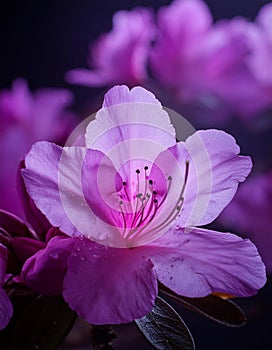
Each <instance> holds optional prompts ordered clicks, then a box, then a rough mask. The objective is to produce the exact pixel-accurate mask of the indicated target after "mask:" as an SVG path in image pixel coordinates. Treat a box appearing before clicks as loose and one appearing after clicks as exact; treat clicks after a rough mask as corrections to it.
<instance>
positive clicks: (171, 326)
mask: <svg viewBox="0 0 272 350" xmlns="http://www.w3.org/2000/svg"><path fill="white" fill-rule="evenodd" d="M135 323H136V325H137V326H138V328H139V329H140V330H141V332H142V333H143V335H144V336H145V337H146V339H147V340H148V341H149V342H150V343H151V344H152V345H153V346H154V348H155V349H157V350H193V349H194V348H195V346H194V341H193V338H192V336H191V333H190V331H189V330H188V328H187V326H186V325H185V323H184V322H183V320H182V319H181V317H180V316H179V315H178V314H177V313H176V311H175V310H174V309H173V308H172V307H171V306H170V305H169V304H167V303H166V301H164V300H163V299H162V298H160V297H157V299H156V303H155V306H154V308H153V309H152V310H151V312H150V313H149V314H148V315H146V316H144V317H143V318H141V319H139V320H135Z"/></svg>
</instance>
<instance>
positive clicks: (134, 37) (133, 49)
mask: <svg viewBox="0 0 272 350" xmlns="http://www.w3.org/2000/svg"><path fill="white" fill-rule="evenodd" d="M153 37H154V24H153V13H152V12H151V11H150V10H149V9H144V8H137V9H134V10H132V11H119V12H117V13H116V14H115V15H114V17H113V29H112V31H111V32H110V33H108V34H104V35H103V36H102V37H101V38H100V39H98V40H97V42H96V43H95V44H94V45H92V46H91V48H90V59H89V66H90V68H91V69H74V70H72V71H70V72H68V74H67V80H68V81H69V82H71V83H76V84H80V85H86V86H104V85H109V84H114V83H127V84H130V85H135V84H139V83H140V82H143V81H144V80H145V79H146V77H147V71H146V65H147V58H148V54H149V47H150V43H151V40H152V39H153Z"/></svg>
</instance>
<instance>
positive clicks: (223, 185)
mask: <svg viewBox="0 0 272 350" xmlns="http://www.w3.org/2000/svg"><path fill="white" fill-rule="evenodd" d="M238 153H239V147H238V146H237V144H236V143H235V140H234V138H233V137H231V136H230V135H228V134H226V133H225V132H223V131H218V130H206V131H204V130H203V131H198V132H196V133H195V134H193V135H192V136H190V137H188V139H187V140H186V141H185V142H178V143H176V137H175V130H174V128H173V126H172V125H171V123H170V120H169V117H168V115H167V113H166V112H165V111H164V110H163V109H162V106H161V104H160V102H159V101H158V100H157V99H156V98H155V96H154V95H153V94H151V93H150V92H148V91H146V90H145V89H143V88H141V87H136V88H134V89H132V90H129V89H128V88H127V87H126V86H116V87H114V88H113V89H111V90H110V91H109V92H108V93H107V94H106V96H105V99H104V103H103V106H102V108H101V109H100V110H99V111H98V113H97V115H96V119H95V120H94V121H92V122H90V123H89V124H88V127H87V129H86V145H83V146H80V147H79V146H76V147H75V146H74V147H68V146H67V147H64V148H61V147H59V146H57V145H55V144H53V143H49V142H38V143H36V144H35V145H33V146H32V148H31V150H30V152H29V153H28V155H27V156H26V158H25V168H24V169H22V171H21V173H22V176H23V178H24V182H25V185H26V190H27V192H28V194H29V195H30V197H31V198H32V199H33V201H34V203H35V205H36V206H37V208H38V209H39V210H40V211H41V212H42V213H43V214H44V215H45V216H46V217H47V219H48V220H49V222H50V223H51V225H52V226H54V227H57V228H59V229H60V230H61V231H62V232H63V233H65V234H66V235H57V236H55V237H53V238H51V239H50V240H49V241H48V243H47V246H46V248H45V249H42V250H40V251H39V252H37V253H36V254H35V255H33V256H32V257H30V258H29V259H28V260H27V261H26V263H25V264H24V266H23V270H22V278H23V281H24V282H25V283H26V284H27V285H28V286H29V287H31V288H32V289H34V290H36V291H38V292H40V293H43V294H48V295H50V294H62V295H63V297H64V299H65V300H66V301H67V302H68V304H69V305H70V307H71V308H72V309H73V310H75V311H76V312H77V313H78V314H79V315H80V316H82V317H84V318H85V319H86V320H87V321H88V322H90V323H93V324H114V323H123V322H130V321H132V320H134V319H136V318H140V317H142V316H144V315H145V314H147V313H148V312H149V311H150V310H151V308H152V307H153V305H154V302H155V298H156V296H157V293H158V287H157V283H158V282H157V281H158V280H159V281H160V282H161V283H162V284H164V285H165V286H167V287H168V288H170V289H171V290H173V291H175V292H176V293H178V294H180V295H183V296H187V297H203V296H206V295H208V294H210V293H213V292H219V293H224V294H231V295H235V296H249V295H253V294H255V293H256V292H257V290H258V289H259V288H261V287H262V286H263V285H264V283H265V281H266V277H265V267H264V265H263V263H262V261H261V259H260V257H259V255H258V252H257V249H256V247H255V246H254V245H253V244H252V243H251V242H250V241H249V240H244V239H242V238H240V237H237V236H235V235H233V234H231V233H221V232H215V231H210V230H206V229H203V228H197V227H196V226H201V225H205V224H208V223H210V222H211V221H213V220H214V219H215V218H216V217H217V216H218V215H219V214H220V212H221V211H222V210H223V209H224V207H225V206H226V205H227V204H228V203H229V202H230V201H231V199H232V198H233V196H234V194H235V192H236V190H237V186H238V183H239V182H241V181H244V180H245V178H246V176H247V175H248V173H249V172H250V169H251V160H250V158H249V157H244V156H239V155H238ZM230 251H231V254H230Z"/></svg>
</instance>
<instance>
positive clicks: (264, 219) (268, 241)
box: [219, 171, 272, 273]
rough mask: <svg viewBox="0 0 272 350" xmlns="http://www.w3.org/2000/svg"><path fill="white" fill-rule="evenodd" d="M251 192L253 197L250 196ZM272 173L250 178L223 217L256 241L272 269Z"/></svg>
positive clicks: (228, 224) (240, 231)
mask: <svg viewBox="0 0 272 350" xmlns="http://www.w3.org/2000/svg"><path fill="white" fill-rule="evenodd" d="M249 193H250V199H249ZM271 212H272V172H271V171H270V172H268V173H265V174H260V175H257V176H255V177H252V178H250V179H249V180H248V181H247V182H246V183H245V184H243V185H242V186H241V187H240V188H239V190H238V192H237V195H236V197H235V199H234V200H233V201H232V202H231V203H230V204H229V205H228V206H227V207H226V208H225V210H224V211H223V212H222V214H221V215H220V216H219V221H220V222H221V223H223V224H224V225H225V226H226V227H229V228H232V229H233V230H235V231H237V232H239V233H241V234H242V235H243V236H244V237H248V238H250V239H251V240H252V242H254V243H255V244H256V246H257V248H258V250H259V252H260V254H261V256H262V258H263V261H264V263H265V265H266V267H267V270H268V272H270V273H271V272H272V216H271Z"/></svg>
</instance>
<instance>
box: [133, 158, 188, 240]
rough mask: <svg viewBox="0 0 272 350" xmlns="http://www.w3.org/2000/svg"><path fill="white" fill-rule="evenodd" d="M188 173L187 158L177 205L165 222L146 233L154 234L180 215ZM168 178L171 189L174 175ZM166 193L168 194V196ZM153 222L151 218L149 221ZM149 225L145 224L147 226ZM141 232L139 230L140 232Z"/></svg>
mask: <svg viewBox="0 0 272 350" xmlns="http://www.w3.org/2000/svg"><path fill="white" fill-rule="evenodd" d="M188 174H189V161H188V160H187V161H186V162H185V174H184V181H183V186H182V188H181V192H180V195H179V197H178V200H177V202H176V205H175V206H174V208H173V210H172V211H171V212H170V213H169V215H168V216H167V218H166V219H164V220H163V222H161V223H160V224H159V225H157V226H155V227H154V228H152V230H149V231H145V232H144V234H145V235H146V234H148V233H150V232H152V233H153V234H154V232H155V231H156V230H162V229H164V228H165V227H167V226H168V225H169V223H171V222H172V221H174V220H175V219H176V218H177V216H178V215H179V213H180V210H181V208H182V205H183V202H184V197H183V194H184V191H185V187H186V184H187V181H188ZM168 180H169V181H170V182H169V189H170V185H171V180H172V176H168ZM168 193H169V191H167V194H168ZM167 194H166V196H167ZM166 196H164V198H163V200H162V202H164V201H165V198H166ZM162 202H161V203H160V204H159V206H158V209H159V208H160V207H161V204H162ZM150 222H151V220H150V221H149V223H150ZM146 227H147V226H145V228H146ZM141 232H143V229H142V230H141ZM139 233H140V232H139V231H138V234H139Z"/></svg>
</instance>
